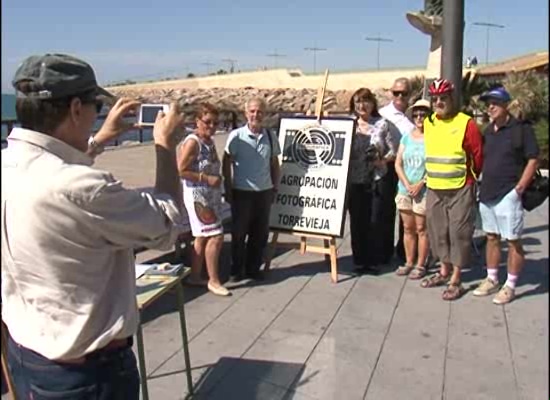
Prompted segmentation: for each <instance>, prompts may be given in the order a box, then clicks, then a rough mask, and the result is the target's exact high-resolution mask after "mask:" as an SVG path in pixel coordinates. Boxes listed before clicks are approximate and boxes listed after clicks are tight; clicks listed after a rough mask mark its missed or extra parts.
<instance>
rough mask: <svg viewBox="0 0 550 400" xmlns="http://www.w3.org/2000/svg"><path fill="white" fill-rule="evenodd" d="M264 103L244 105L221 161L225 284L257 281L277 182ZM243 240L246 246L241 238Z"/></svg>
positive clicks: (273, 142) (275, 143)
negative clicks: (227, 215) (226, 212)
mask: <svg viewBox="0 0 550 400" xmlns="http://www.w3.org/2000/svg"><path fill="white" fill-rule="evenodd" d="M265 108H266V106H265V102H264V101H263V100H262V99H260V98H253V99H250V100H248V101H247V102H246V104H245V115H246V119H247V124H246V125H245V126H243V127H241V128H238V129H235V130H233V131H232V132H231V133H230V134H229V138H228V139H227V143H226V146H225V152H224V155H223V176H224V184H225V199H226V201H227V202H229V203H231V214H232V232H231V253H232V254H231V257H232V265H231V280H232V281H234V282H237V281H240V280H241V279H242V278H243V273H244V274H245V276H246V277H247V278H251V279H257V280H261V279H262V278H263V275H262V273H261V272H260V266H261V264H262V257H263V251H264V248H265V245H266V243H267V238H268V235H269V212H270V210H271V203H272V201H273V197H274V193H275V192H276V191H277V186H278V184H279V177H280V166H279V159H278V156H279V154H281V149H280V147H279V142H278V140H277V138H276V137H274V136H273V135H272V134H271V133H270V132H269V131H268V130H267V129H265V128H264V127H263V125H262V123H263V118H264V114H265ZM247 236H248V240H246V237H247Z"/></svg>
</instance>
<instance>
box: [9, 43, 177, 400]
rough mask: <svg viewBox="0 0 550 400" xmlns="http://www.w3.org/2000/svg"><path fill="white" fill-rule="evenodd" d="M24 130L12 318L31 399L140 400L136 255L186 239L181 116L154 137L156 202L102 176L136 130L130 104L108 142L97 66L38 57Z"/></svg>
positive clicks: (13, 169) (16, 189)
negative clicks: (107, 147) (113, 152)
mask: <svg viewBox="0 0 550 400" xmlns="http://www.w3.org/2000/svg"><path fill="white" fill-rule="evenodd" d="M13 86H14V87H15V90H16V92H17V100H16V113H17V119H18V121H19V123H20V125H21V128H15V129H14V130H13V131H12V132H11V133H10V135H9V137H8V147H7V149H5V150H3V151H2V177H3V179H2V303H3V310H2V319H3V321H4V323H5V324H6V326H7V328H8V331H9V338H8V343H7V348H8V364H9V369H10V372H11V374H12V377H13V380H14V384H15V390H16V395H17V398H20V399H29V398H30V399H39V398H56V399H77V398H78V399H81V398H94V399H103V400H106V399H130V400H132V399H135V400H137V399H138V397H139V374H138V371H137V364H136V359H135V357H134V354H133V352H132V349H131V347H132V337H133V335H134V333H135V332H136V329H137V324H138V318H139V315H138V310H137V305H136V297H135V296H136V287H135V274H134V262H135V261H134V256H133V250H132V249H133V248H134V247H138V246H144V247H150V248H152V247H154V248H164V249H168V248H170V246H172V244H173V243H174V242H175V240H176V237H177V235H178V234H179V233H180V226H181V215H180V213H179V204H178V203H176V202H177V201H179V199H180V198H181V196H180V194H179V190H180V189H179V182H178V175H177V168H176V157H175V148H176V140H175V132H176V131H177V130H178V128H179V127H180V126H181V124H182V123H183V115H181V114H180V113H179V112H178V111H177V110H176V107H172V108H171V109H170V111H169V112H168V113H166V114H163V113H159V115H158V116H157V120H156V122H155V126H154V129H153V137H154V142H155V149H156V156H157V175H156V176H157V179H156V184H155V194H154V195H151V194H147V193H140V192H138V191H134V190H128V189H125V188H124V187H123V186H122V183H121V182H120V181H118V180H116V179H115V178H114V177H113V176H112V175H111V174H110V173H109V172H107V171H101V170H98V169H94V168H92V167H91V165H92V163H93V159H94V157H95V156H96V155H97V154H99V153H100V152H101V150H102V147H103V145H104V144H105V143H107V142H109V141H111V140H112V139H114V138H115V137H117V136H118V135H120V134H121V133H122V132H123V131H125V130H126V129H128V128H130V127H131V125H130V124H127V123H125V122H124V121H123V117H124V115H125V114H127V113H128V112H130V111H132V110H135V109H136V107H138V106H139V103H138V102H136V101H132V100H130V99H126V98H121V99H119V100H117V101H116V102H115V103H114V105H113V106H112V108H111V110H110V112H109V114H108V116H107V118H106V120H105V123H104V124H103V126H102V128H101V129H100V130H99V132H98V133H97V134H96V135H95V136H94V137H92V138H90V132H91V130H92V127H93V125H94V123H95V121H96V119H97V115H98V113H99V111H100V109H101V107H102V103H103V101H104V100H108V99H110V98H111V99H112V97H113V96H112V95H111V94H109V93H108V92H107V91H105V90H104V89H102V88H100V87H99V86H98V84H97V82H96V78H95V74H94V71H93V69H92V67H91V66H90V65H88V64H87V63H85V62H84V61H82V60H79V59H76V58H74V57H71V56H68V55H60V54H46V55H43V56H32V57H29V58H27V59H26V60H25V61H23V63H22V64H21V65H20V66H19V68H18V70H17V72H16V73H15V77H14V79H13Z"/></svg>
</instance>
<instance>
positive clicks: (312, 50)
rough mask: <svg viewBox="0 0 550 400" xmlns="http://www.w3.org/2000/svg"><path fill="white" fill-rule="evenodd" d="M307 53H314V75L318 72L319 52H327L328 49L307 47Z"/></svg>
mask: <svg viewBox="0 0 550 400" xmlns="http://www.w3.org/2000/svg"><path fill="white" fill-rule="evenodd" d="M304 50H305V51H311V52H312V53H313V73H316V72H317V52H318V51H326V50H327V49H325V48H322V47H315V46H314V47H305V48H304Z"/></svg>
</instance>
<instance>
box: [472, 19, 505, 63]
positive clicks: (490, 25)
mask: <svg viewBox="0 0 550 400" xmlns="http://www.w3.org/2000/svg"><path fill="white" fill-rule="evenodd" d="M473 25H476V26H484V27H485V28H487V33H486V37H485V64H489V32H490V31H491V28H500V29H503V28H505V26H504V25H499V24H492V23H490V22H474V23H473Z"/></svg>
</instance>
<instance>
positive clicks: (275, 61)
mask: <svg viewBox="0 0 550 400" xmlns="http://www.w3.org/2000/svg"><path fill="white" fill-rule="evenodd" d="M267 56H268V57H272V58H273V68H277V66H278V64H277V59H278V58H282V57H286V54H279V53H277V50H275V51H274V52H273V53H271V54H267Z"/></svg>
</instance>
